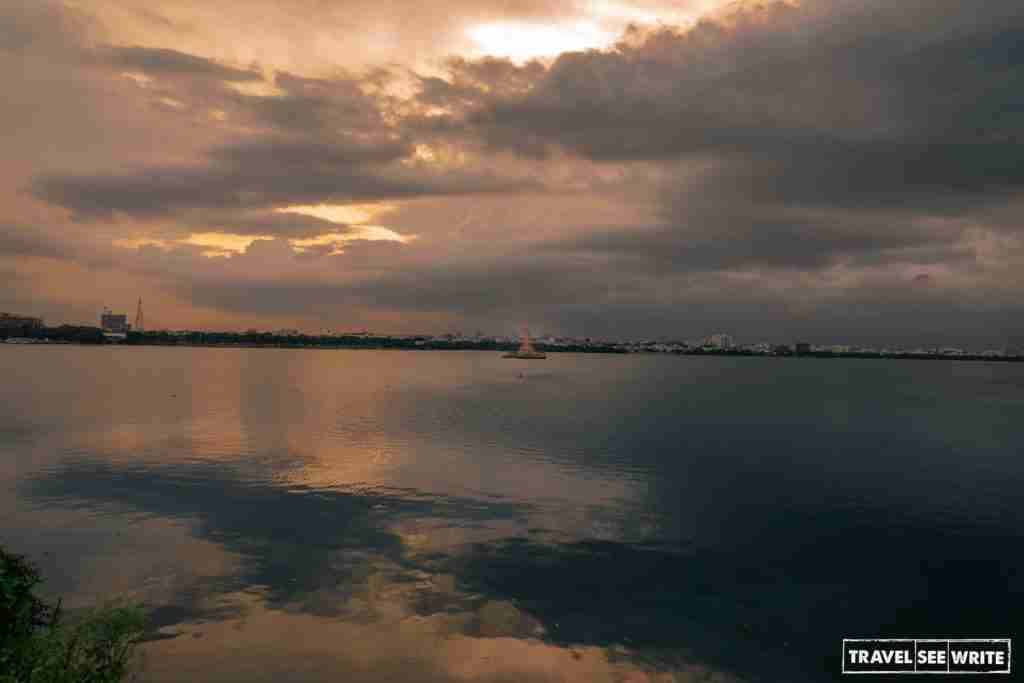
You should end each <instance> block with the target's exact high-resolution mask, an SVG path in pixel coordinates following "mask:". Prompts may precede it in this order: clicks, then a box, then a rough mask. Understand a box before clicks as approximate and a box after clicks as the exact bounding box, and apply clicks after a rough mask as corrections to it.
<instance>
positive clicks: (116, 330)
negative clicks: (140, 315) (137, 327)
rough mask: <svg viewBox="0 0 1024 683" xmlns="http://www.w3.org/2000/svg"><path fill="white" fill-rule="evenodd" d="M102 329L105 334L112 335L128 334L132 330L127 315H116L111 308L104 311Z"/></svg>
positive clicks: (101, 318) (101, 317) (101, 320)
mask: <svg viewBox="0 0 1024 683" xmlns="http://www.w3.org/2000/svg"><path fill="white" fill-rule="evenodd" d="M100 327H102V328H103V331H104V332H109V333H112V334H127V333H128V330H130V329H131V326H130V325H129V324H128V316H127V315H126V314H124V313H114V312H113V311H111V310H110V309H109V308H104V309H103V314H102V315H101V316H100Z"/></svg>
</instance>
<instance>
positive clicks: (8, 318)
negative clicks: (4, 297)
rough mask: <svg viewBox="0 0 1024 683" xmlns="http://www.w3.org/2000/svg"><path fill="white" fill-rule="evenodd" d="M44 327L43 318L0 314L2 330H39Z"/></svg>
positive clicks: (0, 328)
mask: <svg viewBox="0 0 1024 683" xmlns="http://www.w3.org/2000/svg"><path fill="white" fill-rule="evenodd" d="M42 326H43V319H42V318H32V317H30V316H27V315H14V314H12V313H0V330H38V329H39V328H41V327H42Z"/></svg>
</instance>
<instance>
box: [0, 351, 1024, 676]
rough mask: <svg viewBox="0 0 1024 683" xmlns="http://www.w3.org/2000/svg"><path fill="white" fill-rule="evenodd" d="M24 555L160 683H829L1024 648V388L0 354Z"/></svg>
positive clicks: (887, 378) (901, 377)
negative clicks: (928, 654)
mask: <svg viewBox="0 0 1024 683" xmlns="http://www.w3.org/2000/svg"><path fill="white" fill-rule="evenodd" d="M0 371H2V377H3V381H2V382H0V543H2V544H3V545H5V546H6V547H8V548H9V549H11V550H13V551H16V552H21V553H25V554H28V555H29V556H30V557H31V558H32V559H33V560H34V561H35V562H36V563H37V564H38V565H39V567H40V569H41V571H42V573H43V575H44V576H45V577H46V578H47V583H46V591H47V593H48V594H50V595H53V596H58V595H59V596H63V598H64V601H65V604H66V605H70V606H72V607H77V606H85V605H89V604H93V603H95V602H97V601H101V600H105V599H108V598H113V597H127V598H129V599H132V600H136V601H139V602H141V603H143V604H144V605H145V606H146V607H147V608H148V609H149V611H150V615H151V619H152V622H153V626H154V632H153V633H152V634H151V636H150V639H149V640H148V641H147V642H146V644H145V645H144V647H143V648H142V650H143V661H142V662H141V669H140V671H141V679H142V680H144V681H174V680H194V681H337V680H345V681H409V682H412V683H419V682H438V683H440V682H445V681H452V682H454V681H470V680H472V681H487V682H491V683H497V682H499V681H528V682H529V681H537V682H540V681H545V682H546V681H561V680H566V681H609V682H610V681H664V682H667V681H691V680H693V681H698V680H700V681H736V680H743V681H802V680H807V681H819V680H821V681H828V680H837V679H839V678H840V675H839V669H840V655H839V653H840V645H841V639H842V638H843V637H874V636H878V637H886V636H887V637H929V636H934V637H1012V636H1015V635H1018V634H1019V633H1020V631H1021V628H1020V627H1021V624H1022V623H1024V576H1022V574H1024V543H1022V541H1024V365H1020V364H1003V363H991V364H989V363H957V362H943V361H934V362H915V361H886V360H821V359H798V358H726V357H712V358H702V357H695V356H686V357H669V356H658V355H628V356H625V355H587V354H549V356H548V359H547V360H545V361H532V362H531V361H516V360H506V359H502V358H500V354H497V353H486V352H456V351H451V352H447V351H424V352H414V351H356V350H285V349H227V348H225V349H213V348H209V349H200V348H159V347H109V346H105V347H77V346H3V347H0Z"/></svg>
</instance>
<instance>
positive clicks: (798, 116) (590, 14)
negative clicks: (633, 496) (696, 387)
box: [0, 0, 1024, 344]
mask: <svg viewBox="0 0 1024 683" xmlns="http://www.w3.org/2000/svg"><path fill="white" fill-rule="evenodd" d="M264 4H265V3H234V2H227V3H218V5H219V7H218V8H217V9H216V10H210V11H199V10H198V9H196V8H197V7H198V5H195V6H194V5H193V3H190V2H185V3H161V2H156V3H135V2H131V1H130V0H95V2H81V3H74V4H73V5H72V4H70V3H68V4H62V3H58V2H39V3H13V2H12V3H4V4H3V6H2V9H0V13H2V17H0V72H2V75H3V77H4V80H5V83H6V84H7V86H6V87H7V91H8V92H7V96H6V98H7V99H8V105H7V106H5V107H4V108H3V109H2V110H0V123H2V124H3V126H4V128H5V130H7V131H8V140H9V142H8V149H7V150H6V151H5V155H4V158H3V159H2V160H0V173H2V174H3V176H4V178H5V180H6V182H5V183H4V185H3V187H4V190H3V191H2V195H0V207H2V209H3V212H4V215H3V217H2V220H0V274H2V275H3V277H4V279H5V281H6V282H7V283H9V287H6V288H5V291H4V293H3V295H0V309H11V310H16V311H19V312H24V313H33V314H40V315H45V316H47V317H48V318H49V319H50V320H52V321H64V320H67V321H70V322H89V321H91V320H92V317H93V315H94V313H95V311H97V310H98V309H99V307H100V306H101V305H103V304H107V305H115V306H118V307H122V308H126V307H128V306H130V304H131V302H132V301H134V299H135V298H136V297H137V296H142V297H144V298H145V299H146V301H147V311H148V312H149V315H150V316H151V317H152V319H153V321H154V322H157V323H159V324H160V325H162V326H167V327H190V326H191V327H198V326H200V325H206V326H212V327H222V328H224V327H250V326H255V327H278V326H289V327H293V326H299V327H305V328H307V329H319V328H320V327H332V328H335V329H357V328H372V329H377V330H379V331H384V332H412V331H425V332H432V331H433V332H440V331H445V330H447V329H452V328H460V329H475V328H485V329H491V330H494V331H496V332H498V331H507V330H510V329H511V328H512V327H513V326H514V325H515V324H516V323H518V322H519V321H522V320H528V321H530V322H531V324H532V325H533V326H534V327H535V328H540V329H542V330H544V331H550V332H561V333H566V334H578V335H586V336H602V335H610V336H618V337H627V336H649V335H666V336H682V337H694V336H702V335H704V334H707V333H710V332H713V331H718V330H724V331H730V332H732V333H734V334H736V335H737V336H741V337H747V338H751V337H756V338H759V339H765V340H789V339H791V338H792V337H794V336H797V335H799V336H801V337H807V338H810V339H812V340H814V341H820V342H822V343H828V342H831V341H841V340H850V341H890V340H891V341H894V342H909V343H926V342H932V341H934V342H936V343H946V342H984V343H994V344H1016V343H1020V342H1021V341H1022V340H1024V327H1022V325H1021V323H1020V320H1022V318H1021V316H1020V315H1019V314H1020V313H1021V306H1020V304H1019V300H1020V295H1021V292H1022V290H1024V275H1022V273H1024V243H1022V233H1021V230H1020V216H1021V209H1022V208H1024V202H1022V201H1021V190H1022V187H1024V146H1022V144H1021V143H1022V139H1021V132H1020V131H1021V130H1022V126H1021V123H1022V119H1024V8H1021V6H1020V3H1019V2H1016V1H1011V0H986V1H985V2H981V3H962V2H953V1H951V0H928V1H927V2H925V1H923V0H922V1H918V0H906V1H903V2H896V3H894V2H881V1H876V0H859V1H858V2H853V1H849V0H831V1H829V0H817V1H815V0H804V1H803V2H800V3H796V2H761V3H725V2H723V3H709V2H703V3H696V2H695V3H690V4H689V5H687V4H686V3H668V2H666V3H664V7H662V6H659V4H658V3H655V2H622V3H619V4H615V3H596V2H592V3H583V2H580V3H576V4H573V3H545V2H522V3H506V2H492V1H491V0H482V1H480V2H468V1H467V0H445V2H442V3H434V4H431V12H429V13H424V10H423V7H420V6H418V5H417V4H416V3H397V2H396V3H380V4H372V5H371V4H366V6H364V7H360V6H358V3H357V4H356V5H352V4H348V3H346V4H345V5H344V6H342V5H339V6H337V7H327V6H325V5H324V3H315V2H305V1H302V0H297V1H296V2H293V3H274V6H275V7H277V8H279V9H280V8H284V9H280V11H284V10H288V11H289V16H290V17H291V21H288V22H284V21H279V19H280V17H279V16H278V15H277V14H274V12H273V11H271V10H270V9H269V8H268V7H264V6H263V5H264ZM285 5H289V6H290V8H289V7H284V6H285ZM613 6H614V7H613ZM681 6H685V7H683V9H686V10H689V12H688V13H687V12H683V13H682V14H680V11H679V10H680V7H681ZM609 8H613V9H615V11H614V12H613V11H612V9H609ZM627 10H628V11H627ZM641 10H642V11H641ZM631 12H632V13H631ZM428 15H429V16H428ZM634 16H636V17H641V18H642V19H638V20H637V21H633V19H632V17H634ZM609 17H619V18H620V19H616V21H618V22H619V23H615V21H612V19H609ZM621 17H626V18H625V19H622V18H621ZM652 17H653V19H652ZM583 21H591V22H594V25H595V26H599V27H601V29H602V30H603V31H604V34H603V35H606V36H607V40H605V41H604V42H603V43H600V44H596V45H593V46H583V47H581V46H579V45H575V44H573V41H572V40H569V39H568V38H567V39H566V40H565V41H564V47H565V49H560V47H559V46H560V45H562V43H559V39H558V33H557V31H556V30H555V29H557V27H559V26H563V25H564V26H576V25H579V22H583ZM574 22H575V23H574ZM631 22H632V23H631ZM239 26H245V27H247V28H246V31H248V32H249V34H248V36H249V37H248V39H247V38H246V37H245V35H244V34H243V32H241V31H240V29H239V28H238V27H239ZM479 26H487V27H489V28H488V30H487V31H486V32H481V31H478V30H476V27H479ZM502 26H507V27H511V28H509V31H511V30H512V28H514V27H523V26H527V27H529V26H535V27H547V28H546V29H545V30H546V32H545V33H537V34H535V35H538V36H545V40H546V41H548V42H547V43H545V44H544V45H540V43H539V42H538V50H537V54H536V55H532V57H533V58H531V55H526V56H523V55H514V56H515V59H514V60H513V59H510V58H508V57H507V56H506V55H507V54H509V50H508V47H509V46H508V45H507V44H505V43H502V41H501V40H500V39H498V38H500V36H501V35H503V34H502V33H501V30H502V29H501V27H502ZM495 27H497V28H495ZM516 30H520V29H516ZM522 30H525V29H522ZM480 35H483V36H484V37H485V39H475V42H474V39H473V38H472V37H473V36H478V37H479V36H480ZM495 35H496V36H498V38H488V36H495ZM524 35H527V36H529V35H533V34H530V33H525V34H524ZM467 36H468V37H467ZM552 36H553V37H552ZM570 37H571V36H570ZM488 40H492V41H493V42H492V43H488V42H487V41H488ZM520 42H522V41H520ZM261 47H262V48H263V49H260V48H261ZM518 47H519V48H522V46H521V45H520V46H518ZM541 48H544V49H543V50H542V49H541ZM584 48H589V49H584Z"/></svg>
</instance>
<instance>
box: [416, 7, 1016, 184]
mask: <svg viewBox="0 0 1024 683" xmlns="http://www.w3.org/2000/svg"><path fill="white" fill-rule="evenodd" d="M988 11H989V7H988V6H986V13H987V12H988ZM992 12H993V14H994V15H995V16H998V18H999V19H1000V21H998V22H997V21H986V22H982V21H979V20H978V18H977V17H976V16H975V15H976V14H978V12H977V11H976V8H974V7H968V6H964V5H962V4H960V3H951V2H938V3H927V4H922V3H910V5H907V6H904V5H903V4H901V5H900V11H898V12H896V11H893V10H891V9H889V8H886V7H884V6H883V3H877V2H869V3H857V4H851V3H837V4H836V5H835V6H833V5H828V4H826V3H811V4H810V5H809V7H808V8H807V9H806V10H805V9H803V8H800V9H798V8H794V7H791V6H789V5H786V4H782V3H774V4H773V3H769V4H767V5H764V6H758V8H757V9H751V10H746V11H743V12H740V13H737V14H733V15H730V16H727V18H726V19H723V20H720V21H704V22H701V23H699V24H698V25H697V26H696V27H694V28H693V29H690V30H687V31H677V30H675V29H671V28H664V29H660V30H658V31H655V32H653V33H649V34H641V33H639V32H638V33H636V34H635V35H632V36H628V37H627V39H626V40H624V41H623V42H622V43H621V44H620V45H619V46H618V48H617V49H615V50H610V51H589V52H577V53H569V54H563V55H562V56H560V57H559V58H558V59H557V60H556V61H555V62H554V63H553V64H552V65H551V66H550V68H548V69H547V70H545V71H543V73H541V74H532V76H533V78H534V80H533V83H532V86H531V87H529V88H526V89H524V88H521V87H519V88H516V89H514V90H513V91H512V92H510V91H509V89H503V88H501V87H488V86H487V81H486V79H488V78H490V79H493V80H491V81H490V83H491V84H500V83H502V82H504V81H507V80H509V79H510V78H511V77H510V75H509V74H508V73H506V71H508V69H506V70H504V71H503V70H500V69H494V68H490V69H488V68H485V67H486V66H489V65H481V68H479V69H478V71H477V74H478V78H479V79H481V80H483V81H484V83H483V84H481V85H478V86H477V87H475V88H470V87H469V86H467V85H466V84H465V82H466V79H465V78H462V74H463V73H465V71H466V69H465V68H461V69H453V77H452V79H451V80H452V83H451V84H449V85H447V86H444V85H441V84H438V83H436V82H433V81H424V82H423V83H422V84H421V85H422V93H421V96H422V97H423V99H424V101H425V102H426V103H429V104H431V105H433V106H441V105H443V104H445V103H446V104H447V106H449V107H451V108H453V109H455V113H454V114H452V115H450V116H448V117H446V118H445V119H444V120H443V121H435V122H434V125H435V127H436V128H437V129H439V130H442V129H443V128H444V126H448V127H450V128H451V129H454V130H459V131H462V132H463V134H465V133H472V134H475V135H477V136H479V137H480V138H481V139H482V140H483V141H485V143H486V144H488V145H490V146H494V147H498V148H508V149H514V150H520V151H523V152H525V153H529V154H533V155H536V154H537V152H538V150H542V149H544V148H545V147H558V148H561V149H563V150H566V151H569V152H571V153H573V154H576V155H579V156H581V157H584V158H587V159H593V160H599V161H609V162H611V161H614V162H628V161H664V160H673V159H680V158H687V157H690V158H715V159H718V160H720V161H724V160H728V161H730V162H731V163H732V172H731V173H730V174H727V175H726V176H725V177H724V178H723V179H722V181H721V185H722V186H724V187H725V188H726V190H727V191H728V190H729V189H731V188H737V189H741V190H747V189H749V190H751V191H753V192H755V193H757V194H758V195H760V196H762V197H763V198H764V199H783V200H789V201H800V202H806V203H825V204H830V203H862V202H864V203H886V202H888V203H895V202H899V201H914V202H916V203H925V204H927V203H931V202H936V203H938V204H942V203H944V202H949V201H951V200H950V197H951V196H953V197H957V198H963V197H988V196H991V195H996V196H1005V195H1007V194H1009V193H1012V192H1016V191H1019V189H1020V188H1021V185H1022V182H1024V176H1022V175H1021V173H1020V169H1021V168H1024V164H1022V163H1021V162H1022V161H1024V159H1022V158H1021V152H1020V149H1022V148H1021V146H1020V142H1021V137H1020V126H1019V112H1020V111H1021V110H1022V108H1024V94H1022V93H1024V88H1021V85H1024V50H1022V49H1021V47H1020V45H1021V44H1022V42H1021V40H1020V36H1021V35H1024V12H1022V11H1020V9H1019V6H1018V4H1017V3H1009V2H1003V3H993V7H992ZM908 16H909V17H916V18H919V19H920V22H919V23H918V24H914V23H913V22H908ZM936 17H941V21H937V19H936ZM990 18H991V17H990ZM936 24H938V25H936ZM512 73H513V74H514V75H515V77H516V78H523V76H524V73H523V71H522V70H519V71H512Z"/></svg>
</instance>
